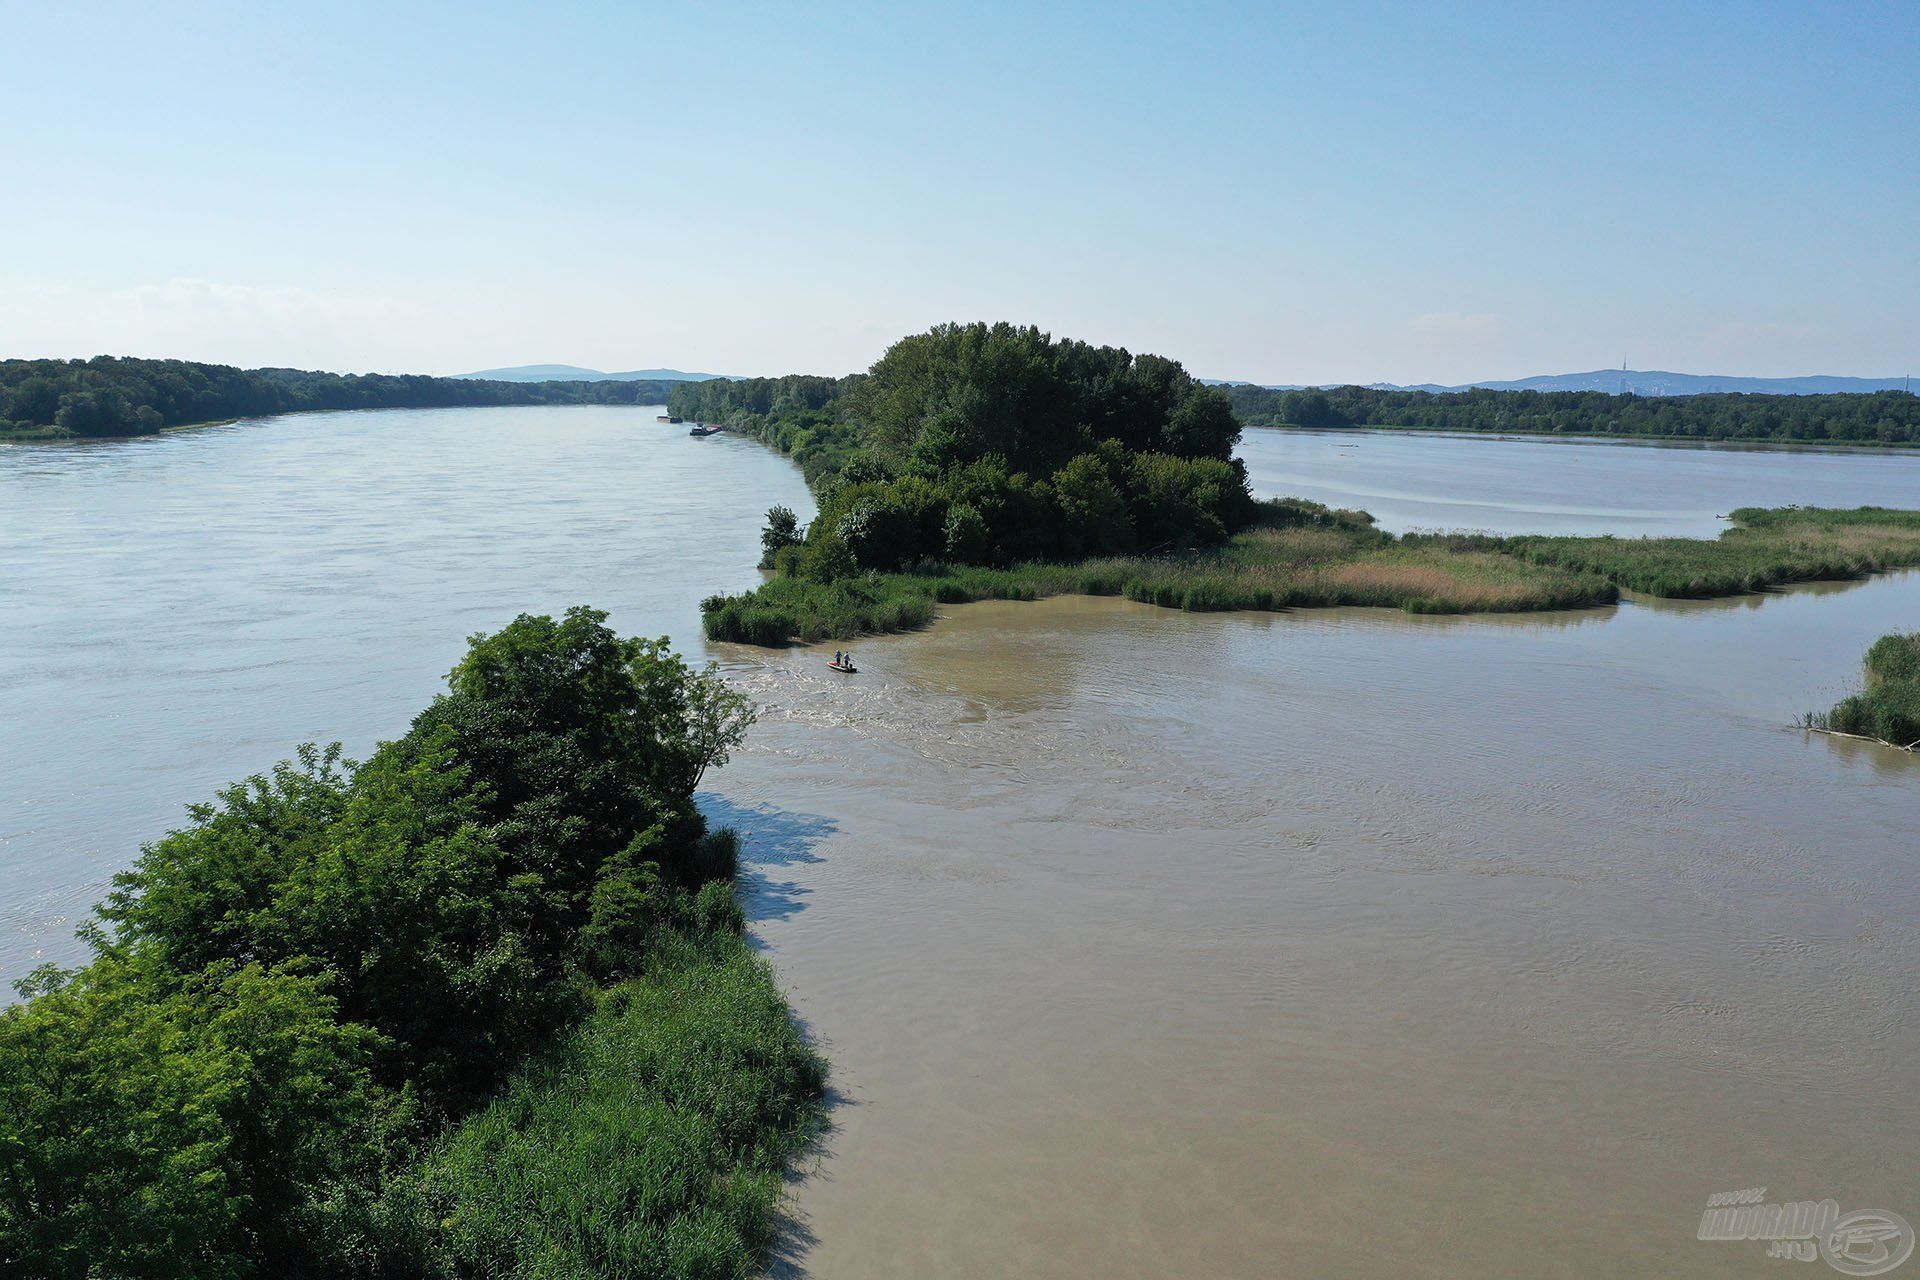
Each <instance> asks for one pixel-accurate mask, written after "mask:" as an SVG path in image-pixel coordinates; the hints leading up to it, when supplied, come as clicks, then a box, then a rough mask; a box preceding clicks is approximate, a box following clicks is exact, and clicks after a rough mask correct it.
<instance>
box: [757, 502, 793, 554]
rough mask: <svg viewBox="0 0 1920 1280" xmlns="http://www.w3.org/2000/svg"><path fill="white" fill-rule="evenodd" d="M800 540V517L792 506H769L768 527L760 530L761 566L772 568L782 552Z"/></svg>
mask: <svg viewBox="0 0 1920 1280" xmlns="http://www.w3.org/2000/svg"><path fill="white" fill-rule="evenodd" d="M799 542H800V517H799V516H796V515H795V514H794V513H793V510H792V508H790V507H769V508H768V509H767V527H766V528H764V529H762V530H761V531H760V567H761V568H762V569H771V568H773V567H774V565H775V564H776V563H778V561H779V557H780V553H781V552H782V551H784V550H785V549H786V548H788V547H792V546H797V545H798V544H799Z"/></svg>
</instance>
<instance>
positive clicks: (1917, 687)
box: [1807, 632, 1920, 751]
mask: <svg viewBox="0 0 1920 1280" xmlns="http://www.w3.org/2000/svg"><path fill="white" fill-rule="evenodd" d="M1866 667H1867V683H1866V688H1865V689H1863V690H1861V692H1859V693H1856V694H1854V695H1853V696H1852V697H1849V698H1843V699H1841V700H1840V702H1839V703H1838V704H1836V705H1835V706H1834V708H1833V709H1832V710H1831V711H1827V712H1824V713H1816V714H1812V715H1809V716H1808V717H1807V725H1808V727H1809V728H1813V729H1824V730H1827V731H1828V732H1831V733H1847V734H1853V735H1854V736H1856V737H1861V738H1876V739H1878V740H1879V741H1881V742H1884V743H1887V744H1888V745H1889V746H1895V747H1901V748H1904V749H1906V750H1908V751H1912V750H1914V749H1915V748H1916V747H1920V632H1914V633H1912V634H1910V635H1890V636H1882V637H1880V639H1879V640H1877V641H1875V642H1874V645H1873V647H1872V648H1871V649H1869V650H1867V663H1866Z"/></svg>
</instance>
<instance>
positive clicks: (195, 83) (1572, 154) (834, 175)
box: [0, 0, 1920, 382]
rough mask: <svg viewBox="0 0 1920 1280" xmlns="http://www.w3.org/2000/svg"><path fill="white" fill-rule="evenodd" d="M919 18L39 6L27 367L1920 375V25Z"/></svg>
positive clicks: (11, 226)
mask: <svg viewBox="0 0 1920 1280" xmlns="http://www.w3.org/2000/svg"><path fill="white" fill-rule="evenodd" d="M909 8H910V7H909V6H900V5H885V6H882V5H876V6H872V7H864V6H832V5H794V4H782V5H766V6H758V5H754V6H744V5H725V6H704V5H699V4H685V3H683V4H677V5H670V6H669V5H662V6H652V5H611V4H610V5H603V6H593V5H568V4H549V5H531V4H529V5H500V4H467V5H459V6H453V5H448V6H427V5H409V6H387V5H365V6H349V5H292V4H247V5H239V4H236V5H149V4H141V5H105V4H88V3H63V4H59V5H49V4H39V3H14V2H12V0H0V26H4V30H5V34H6V40H5V44H6V46H7V49H6V52H5V55H4V59H3V61H4V64H5V73H4V74H0V121H5V124H4V125H0V128H3V129H4V130H5V138H6V155H7V158H8V164H7V181H6V182H5V183H4V185H0V244H3V245H5V247H6V248H5V252H4V253H0V355H23V356H33V355H90V354H95V353H101V352H111V353H115V354H139V355H169V356H181V357H186V358H195V359H211V360H221V361H231V362H235V363H241V364H266V363H271V364H292V365H301V366H308V367H321V368H342V369H357V370H418V371H425V372H436V373H451V372H463V371H465V370H468V369H473V368H480V367H485V366H490V365H500V364H518V363H531V362H546V361H565V362H571V363H578V364H587V365H595V366H598V367H601V368H632V367H640V366H652V365H674V366H678V367H682V368H692V369H703V370H714V371H722V372H744V373H763V372H772V373H777V372H787V371H795V370H804V371H818V372H846V371H850V370H853V369H857V368H863V367H865V366H866V365H867V364H868V363H870V362H871V361H872V360H873V359H874V358H875V357H876V356H877V355H878V354H879V353H880V351H881V350H882V349H884V347H885V345H886V344H887V342H888V341H889V340H891V339H892V338H894V337H897V336H899V335H900V334H903V333H906V332H909V331H912V330H915V329H919V328H924V327H925V326H927V325H929V324H932V323H935V322H937V321H941V320H948V319H976V318H983V319H1000V318H1005V319H1012V320H1019V321H1025V322H1032V323H1036V324H1040V325H1042V326H1044V327H1046V328H1049V329H1051V330H1053V331H1054V332H1056V333H1063V334H1071V335H1074V336H1078V337H1084V338H1088V339H1090V340H1095V341H1101V342H1111V343H1115V344H1119V345H1124V346H1127V347H1130V348H1132V349H1134V350H1152V351H1160V352H1163V353H1165V354H1168V355H1171V356H1175V357H1177V358H1179V359H1182V360H1184V361H1185V362H1186V364H1187V365H1188V367H1189V368H1191V369H1193V370H1194V371H1195V372H1197V373H1199V374H1202V375H1204V376H1215V377H1242V378H1252V379H1257V380H1261V381H1272V382H1281V381H1287V382H1294V381H1315V382H1318V381H1334V380H1357V381H1372V380H1389V381H1396V382H1413V381H1426V380H1434V381H1464V380H1467V379H1472V378H1492V377H1513V376H1522V375H1526V374H1531V373H1541V372H1559V371H1565V370H1572V369H1587V368H1594V367H1599V366H1606V365H1612V364H1617V363H1618V362H1619V361H1620V360H1621V359H1622V358H1625V359H1628V360H1630V361H1631V362H1632V364H1633V365H1634V367H1636V368H1671V369H1682V370H1691V371H1696V372H1711V373H1727V374H1762V375H1765V374H1797V373H1813V372H1822V373H1852V374H1866V375H1882V376H1886V375H1897V374H1900V373H1904V372H1908V371H1909V370H1913V371H1916V372H1920V369H1916V368H1915V366H1920V163H1917V161H1920V5H1915V4H1912V3H1901V4H1878V5H1870V4H1836V5H1819V6H1816V5H1810V4H1742V5H1731V4H1728V5H1658V6H1654V5H1648V6H1636V5H1619V4H1616V5H1604V6H1602V5H1592V6H1585V5H1583V6H1572V5H1557V4H1556V5H1541V6H1535V7H1531V8H1528V9H1525V10H1522V9H1520V8H1519V7H1515V6H1507V5H1496V4H1484V5H1483V4H1473V3H1458V4H1452V5H1447V6H1426V5H1422V6H1412V5H1408V6H1375V5H1362V4H1342V5H1337V6H1336V5H1315V6H1305V5H1301V6H1286V5H1247V6H1234V5H1177V6H1176V5H1144V6H1135V5H1127V6H1120V5H1055V6H1048V7H1046V8H1045V10H1044V11H1041V10H1040V9H1039V7H1037V6H1031V5H997V4H973V5H966V6H958V5H956V6H952V7H941V8H939V9H931V10H919V11H917V12H909V11H908V9H909ZM913 8H917V7H913ZM396 9H400V10H403V12H395V10H396Z"/></svg>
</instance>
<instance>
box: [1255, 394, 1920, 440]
mask: <svg viewBox="0 0 1920 1280" xmlns="http://www.w3.org/2000/svg"><path fill="white" fill-rule="evenodd" d="M1226 393H1227V395H1228V397H1229V398H1230V399H1231V401H1232V403H1233V408H1234V411H1235V412H1236V413H1237V414H1239V416H1240V418H1241V419H1242V420H1243V421H1245V422H1246V423H1247V424H1248V425H1249V426H1256V427H1278V426H1294V427H1421V428H1427V429H1431V430H1440V431H1511V432H1527V433H1541V434H1547V435H1624V436H1659V437H1663V438H1668V437H1670V438H1674V439H1681V440H1703V441H1710V440H1782V441H1795V442H1805V443H1821V442H1832V443H1841V444H1880V445H1899V444H1920V396H1913V395H1909V394H1907V393H1906V392H1904V391H1875V392H1870V393H1867V394H1864V395H1857V394H1844V395H1817V396H1779V395H1752V394H1736V393H1713V394H1707V395H1695V396H1634V395H1608V394H1606V393H1605V392H1602V391H1492V390H1486V389H1481V388H1476V389H1473V390H1469V391H1449V392H1428V391H1391V390H1381V389H1376V388H1372V387H1329V388H1304V389H1300V390H1290V391H1279V390H1272V389H1269V388H1266V387H1248V386H1234V387H1229V388H1227V389H1226Z"/></svg>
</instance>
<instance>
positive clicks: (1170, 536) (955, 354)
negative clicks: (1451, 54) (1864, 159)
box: [670, 324, 1920, 645]
mask: <svg viewBox="0 0 1920 1280" xmlns="http://www.w3.org/2000/svg"><path fill="white" fill-rule="evenodd" d="M1500 394H1532V393H1500ZM1745 398H1746V399H1753V398H1754V397H1745ZM1760 398H1761V399H1780V398H1782V397H1760ZM1840 398H1842V399H1858V397H1840ZM670 404H671V407H672V409H673V412H674V413H675V414H677V415H680V416H684V417H695V418H700V419H702V420H707V421H718V422H723V423H725V424H726V425H727V426H728V427H729V428H730V429H732V430H734V431H737V432H740V433H742V434H745V435H748V436H751V437H753V438H755V439H758V440H761V441H764V442H766V443H767V444H769V445H771V446H773V447H774V448H777V449H779V450H781V451H782V452H784V453H786V454H788V455H789V456H791V457H792V458H793V459H794V460H795V461H796V462H797V463H798V464H799V465H800V467H801V469H802V472H803V473H804V474H805V476H806V478H807V481H808V483H809V485H810V486H811V487H812V488H813V491H814V493H815V496H816V498H817V499H818V504H819V511H818V514H817V515H816V516H815V517H814V519H813V520H812V521H811V522H810V523H809V524H808V525H807V526H806V527H805V528H804V529H802V528H801V527H800V524H799V521H798V519H797V517H796V516H795V514H794V513H793V512H792V511H789V510H786V509H785V508H775V509H774V510H773V511H772V512H770V513H769V516H768V523H767V527H766V530H765V532H764V534H763V545H764V549H765V557H764V559H763V560H762V563H761V567H762V568H763V569H766V570H769V571H771V573H772V575H773V576H772V578H771V579H770V580H769V581H767V582H766V583H764V584H763V585H762V586H760V587H758V588H756V589H754V590H752V591H748V592H745V593H742V594H738V595H731V596H729V595H716V596H713V597H710V598H709V599H707V600H706V601H704V602H703V604H702V609H703V614H704V618H705V626H706V632H707V635H708V636H709V638H711V639H715V640H731V641H741V642H746V643H750V644H759V645H777V644H783V643H787V642H789V641H795V640H798V641H802V642H815V641H821V640H829V639H849V638H851V637H853V636H856V635H859V634H862V633H878V632H889V631H900V630H906V629H910V628H914V627H919V626H923V625H925V624H926V623H928V622H929V621H931V620H932V618H933V616H934V614H935V612H936V610H937V607H938V606H939V605H941V604H955V603H962V602H966V601H970V600H981V599H1025V600H1030V599H1037V598H1039V597H1042V596H1048V595H1059V594H1068V593H1080V594H1088V595H1123V596H1126V597H1128V598H1130V599H1134V600H1140V601H1146V602H1149V603H1153V604H1159V605H1166V606H1170V607H1175V608H1181V609H1189V610H1215V609H1281V608H1305V607H1323V606H1334V605H1383V606H1388V607H1394V608H1402V609H1406V610H1409V611H1412V612H1430V613H1471V612H1512V611H1519V610H1541V609H1564V608H1576V607H1582V606H1589V605H1599V604H1607V603H1611V602H1612V601H1614V600H1616V599H1617V598H1618V596H1619V593H1620V592H1621V591H1622V590H1632V591H1639V592H1643V593H1646V594H1650V595H1658V596H1672V597H1705V596H1717V595H1731V594H1738V593H1741V592H1747V591H1753V590H1756V589H1760V588H1763V587H1767V586H1772V585H1776V584H1779V583H1786V582H1797V581H1811V580H1818V579H1835V578H1848V577H1857V576H1859V575H1861V574H1864V573H1870V572H1875V571H1878V570H1884V569H1892V568H1900V567H1905V566H1910V565H1915V564H1920V512H1911V511H1895V510H1889V509H1886V508H1878V507H1863V508H1858V509H1855V510H1850V511H1828V510H1813V509H1801V508H1780V509H1762V508H1742V509H1740V510H1738V511H1735V512H1733V513H1732V517H1731V518H1732V527H1731V528H1730V529H1728V530H1727V531H1726V532H1725V533H1724V534H1723V535H1722V536H1721V537H1719V538H1717V539H1700V538H1612V537H1545V536H1522V537H1494V536H1488V535H1479V534H1407V535H1402V536H1398V537H1396V536H1394V535H1392V534H1389V533H1386V532H1385V531H1382V530H1380V529H1377V528H1375V527H1374V526H1373V521H1372V518H1371V517H1370V516H1368V515H1367V514H1366V513H1364V512H1358V511H1339V510H1329V509H1327V508H1325V507H1322V506H1320V505H1318V504H1315V503H1310V502H1304V501H1300V500H1297V499H1280V500H1269V501H1264V502H1261V501H1256V500H1255V499H1254V498H1253V497H1252V495H1251V493H1250V492H1249V490H1248V486H1247V478H1246V472H1245V469H1244V467H1242V465H1241V464H1240V463H1239V462H1238V461H1236V460H1235V459H1234V458H1233V446H1234V443H1235V442H1236V441H1237V439H1238V438H1239V434H1240V423H1239V420H1238V419H1237V418H1236V416H1235V414H1234V412H1233V405H1232V401H1231V398H1230V396H1229V394H1228V393H1227V392H1224V391H1221V390H1219V389H1218V388H1214V387H1209V386H1205V385H1203V384H1200V383H1198V382H1196V381H1195V380H1194V379H1193V378H1192V377H1190V376H1189V375H1188V374H1187V373H1186V371H1185V370H1184V369H1182V368H1181V366H1180V365H1179V364H1178V363H1176V362H1174V361H1172V360H1168V359H1165V358H1163V357H1159V356H1151V355H1141V356H1135V355H1132V354H1130V353H1128V352H1126V351H1124V350H1119V349H1116V348H1112V347H1093V346H1089V345H1087V344H1085V343H1081V342H1074V341H1071V340H1057V339H1054V338H1052V337H1051V336H1049V335H1047V334H1045V333H1042V332H1041V331H1040V330H1038V329H1035V328H1030V327H1029V328H1020V327H1016V326H1012V325H1007V324H995V325H987V324H971V325H941V326H939V327H936V328H934V329H932V330H930V331H928V332H927V333H924V334H916V335H914V336H912V337H908V338H905V339H902V340H901V341H900V342H898V343H896V344H894V346H893V347H891V348H890V349H889V350H888V351H887V352H886V354H885V355H883V356H882V357H881V359H880V360H879V361H878V362H877V363H876V364H875V365H874V366H873V368H872V369H871V370H870V371H869V372H868V373H866V374H864V375H856V376H853V377H848V378H838V379H834V378H819V377H798V376H796V377H787V378H775V379H747V380H740V381H733V382H704V383H693V384H682V385H681V386H679V387H676V388H675V389H674V391H673V395H672V399H671V401H670Z"/></svg>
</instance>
